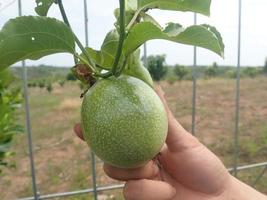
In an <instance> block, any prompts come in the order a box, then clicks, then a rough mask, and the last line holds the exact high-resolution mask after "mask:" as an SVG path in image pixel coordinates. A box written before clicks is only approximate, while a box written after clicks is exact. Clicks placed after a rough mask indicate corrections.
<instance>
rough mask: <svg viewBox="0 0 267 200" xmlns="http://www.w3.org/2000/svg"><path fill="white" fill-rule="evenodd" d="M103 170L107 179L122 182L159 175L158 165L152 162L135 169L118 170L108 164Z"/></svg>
mask: <svg viewBox="0 0 267 200" xmlns="http://www.w3.org/2000/svg"><path fill="white" fill-rule="evenodd" d="M103 169H104V171H105V173H106V174H107V175H108V176H109V177H111V178H113V179H117V180H122V181H127V180H136V179H148V178H154V177H155V176H157V175H158V174H159V168H158V165H157V164H155V162H154V161H150V162H149V163H148V164H146V165H145V166H143V167H139V168H136V169H120V168H117V167H113V166H111V165H108V164H104V167H103Z"/></svg>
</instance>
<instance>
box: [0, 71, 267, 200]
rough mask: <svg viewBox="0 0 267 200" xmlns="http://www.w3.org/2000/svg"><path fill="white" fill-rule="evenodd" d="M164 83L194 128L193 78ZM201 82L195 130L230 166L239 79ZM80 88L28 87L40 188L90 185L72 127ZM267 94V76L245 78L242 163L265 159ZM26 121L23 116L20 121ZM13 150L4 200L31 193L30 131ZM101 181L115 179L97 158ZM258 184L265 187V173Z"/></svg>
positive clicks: (245, 175) (0, 180) (83, 148)
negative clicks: (50, 90)
mask: <svg viewBox="0 0 267 200" xmlns="http://www.w3.org/2000/svg"><path fill="white" fill-rule="evenodd" d="M160 84H161V86H162V87H163V89H164V91H165V93H166V97H167V100H168V103H169V105H170V107H171V109H172V111H173V112H174V114H175V116H176V118H177V119H178V120H179V121H180V122H181V124H182V125H183V126H184V127H185V128H186V129H187V130H189V131H190V129H191V110H192V103H191V102H192V100H191V99H192V82H190V81H181V82H175V83H174V84H169V83H167V82H161V83H160ZM197 87H198V91H197V111H196V112H197V118H196V135H197V137H198V138H199V139H200V141H201V142H203V143H204V144H205V145H207V146H208V147H209V148H210V149H211V150H212V151H213V152H215V153H216V154H217V155H218V156H219V157H220V158H221V159H222V160H223V162H224V163H225V165H226V166H227V167H231V164H232V163H233V158H234V157H233V152H234V146H233V133H234V131H233V130H234V119H235V80H233V79H223V78H214V79H206V80H205V79H203V80H199V81H198V84H197ZM80 93H81V90H80V89H79V85H78V83H76V82H68V83H66V84H65V85H64V87H60V86H59V85H58V84H54V90H53V91H52V94H49V93H48V92H47V91H46V90H45V89H40V88H31V89H30V106H31V120H32V132H33V145H34V158H35V163H36V172H37V184H38V189H39V191H40V193H41V194H48V193H56V192H65V191H72V190H78V189H85V188H88V187H91V186H92V174H91V165H90V152H89V148H88V147H87V145H86V144H85V143H84V142H82V141H80V140H79V139H78V138H77V137H76V136H75V135H74V133H73V130H72V128H73V125H74V124H75V123H76V122H79V118H80V116H79V113H80V104H81V99H80V98H79V96H80ZM266 100H267V77H262V76H258V77H257V78H254V79H252V78H244V79H242V80H241V108H240V158H239V164H240V165H242V164H250V163H257V162H266V161H267V123H266V119H267V103H266V102H267V101H266ZM22 112H23V114H24V111H22ZM23 116H24V115H23ZM24 121H25V119H24V117H22V118H21V123H24ZM13 151H14V152H15V153H16V154H15V155H14V156H13V157H12V158H11V159H10V162H13V163H14V164H15V166H16V167H14V168H12V169H5V170H4V173H3V175H2V176H1V177H0V186H1V187H0V199H4V200H10V199H16V198H18V197H27V196H31V195H32V189H31V187H32V186H31V176H30V166H29V158H28V144H27V137H26V134H21V135H18V136H17V137H16V138H15V140H14V143H13ZM260 171H261V169H252V170H246V171H242V172H240V173H239V174H238V177H239V178H241V179H242V180H243V181H245V182H247V183H249V184H251V183H252V182H253V181H254V179H255V177H256V176H257V175H258V174H259V172H260ZM97 182H98V185H102V184H110V183H114V182H116V181H114V180H111V179H109V178H108V177H107V176H105V175H104V173H103V171H102V166H101V162H100V161H98V164H97ZM256 188H257V189H258V190H260V191H262V192H264V193H267V173H266V174H265V175H264V177H263V178H262V179H261V180H260V181H259V182H258V184H257V185H256ZM88 196H89V197H90V195H82V196H76V197H69V198H64V199H72V200H74V199H77V200H81V199H88ZM101 197H102V199H117V200H118V199H123V198H122V196H121V192H120V191H111V192H107V193H102V194H101ZM89 199H90V198H89Z"/></svg>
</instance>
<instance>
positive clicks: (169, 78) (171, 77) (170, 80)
mask: <svg viewBox="0 0 267 200" xmlns="http://www.w3.org/2000/svg"><path fill="white" fill-rule="evenodd" d="M166 81H167V82H168V83H169V84H171V85H172V84H174V83H175V82H176V81H177V77H176V76H175V75H174V74H168V75H167V77H166Z"/></svg>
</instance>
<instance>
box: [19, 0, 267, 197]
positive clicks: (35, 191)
mask: <svg viewBox="0 0 267 200" xmlns="http://www.w3.org/2000/svg"><path fill="white" fill-rule="evenodd" d="M241 3H242V0H238V13H239V14H238V48H237V51H238V55H237V78H236V110H235V114H236V118H235V130H234V144H235V154H234V164H233V167H232V168H229V169H228V171H229V172H233V173H234V175H235V176H236V175H237V172H238V171H241V170H247V169H252V168H259V167H264V169H263V170H262V171H261V173H260V174H259V175H258V176H257V177H256V178H255V181H254V183H253V185H255V184H256V183H257V182H258V181H259V180H260V179H261V178H262V176H263V175H264V173H266V171H267V162H263V163H256V164H251V165H244V166H238V156H239V142H238V141H239V140H238V134H239V120H240V119H239V115H240V58H241V17H242V16H241V11H242V6H241V5H242V4H241ZM83 6H84V28H85V43H86V46H88V45H89V38H88V37H89V36H88V35H89V34H88V32H89V31H88V10H87V0H84V4H83ZM18 12H19V16H21V15H22V4H21V0H18ZM194 24H197V15H196V14H194ZM144 65H145V66H147V46H146V44H145V45H144ZM22 67H23V88H24V99H25V109H26V127H27V135H28V144H29V145H28V146H29V159H30V166H31V177H32V189H33V196H32V197H27V198H21V199H19V200H41V199H53V198H60V197H61V198H63V197H66V196H74V195H81V194H87V193H93V196H94V200H97V194H98V193H99V192H102V191H107V190H114V189H121V188H123V186H124V184H118V185H108V186H98V185H97V179H96V178H97V174H96V159H95V155H94V154H93V153H92V152H91V164H92V174H93V188H89V189H86V190H77V191H70V192H62V193H55V194H47V195H40V194H39V192H38V188H37V184H36V175H35V164H34V154H33V141H32V131H31V121H30V106H29V98H28V86H27V82H28V80H27V67H26V63H25V61H23V62H22ZM192 73H193V74H192V77H193V89H192V134H194V135H195V129H196V120H195V119H196V118H195V117H196V91H197V48H196V47H194V54H193V72H192Z"/></svg>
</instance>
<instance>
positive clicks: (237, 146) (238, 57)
mask: <svg viewBox="0 0 267 200" xmlns="http://www.w3.org/2000/svg"><path fill="white" fill-rule="evenodd" d="M241 11H242V0H238V42H237V76H236V110H235V132H234V145H235V148H234V149H235V150H234V151H235V153H234V176H237V165H238V157H239V120H240V119H239V118H240V58H241Z"/></svg>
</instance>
